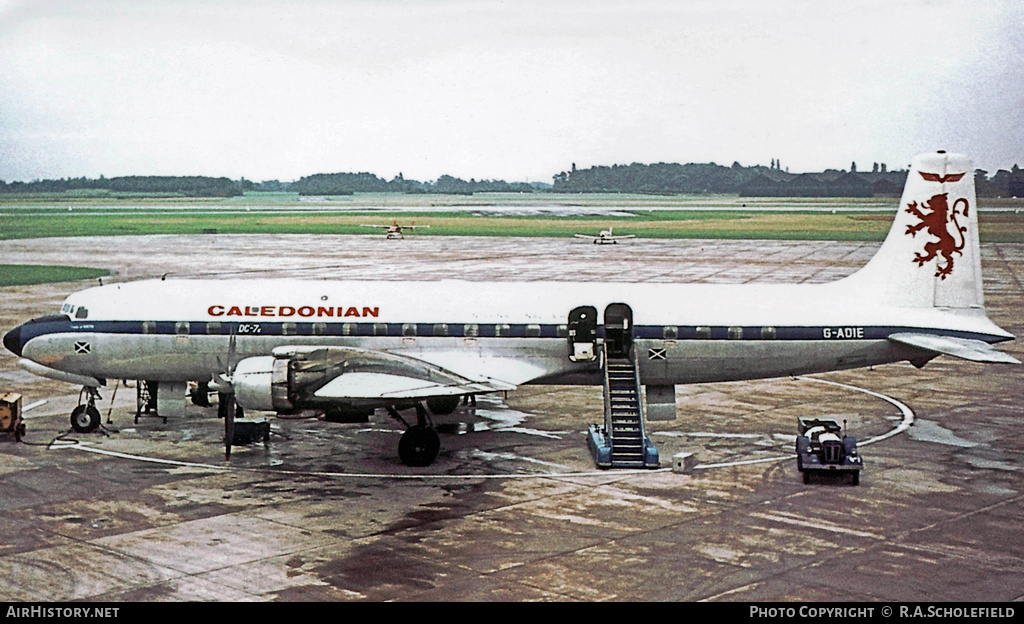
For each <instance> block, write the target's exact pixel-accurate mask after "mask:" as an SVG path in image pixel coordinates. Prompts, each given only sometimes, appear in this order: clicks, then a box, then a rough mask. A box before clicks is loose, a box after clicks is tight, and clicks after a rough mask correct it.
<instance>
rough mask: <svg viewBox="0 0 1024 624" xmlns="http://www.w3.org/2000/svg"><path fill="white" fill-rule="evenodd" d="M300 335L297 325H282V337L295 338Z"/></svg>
mask: <svg viewBox="0 0 1024 624" xmlns="http://www.w3.org/2000/svg"><path fill="white" fill-rule="evenodd" d="M297 333H298V326H297V325H295V323H281V335H282V336H294V335H295V334H297Z"/></svg>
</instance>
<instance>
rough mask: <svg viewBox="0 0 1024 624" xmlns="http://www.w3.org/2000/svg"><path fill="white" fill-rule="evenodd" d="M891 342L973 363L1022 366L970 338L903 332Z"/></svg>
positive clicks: (1010, 357)
mask: <svg viewBox="0 0 1024 624" xmlns="http://www.w3.org/2000/svg"><path fill="white" fill-rule="evenodd" d="M889 340H891V341H893V342H897V343H899V344H904V345H908V346H911V347H917V348H919V349H925V350H927V351H933V352H935V353H943V354H945V355H952V356H954V357H958V358H962V359H965V360H970V361H972V362H993V363H1000V364H1020V363H1021V362H1020V360H1018V359H1017V358H1015V357H1013V356H1011V355H1009V354H1008V353H1003V352H1002V351H999V350H998V349H996V348H994V347H993V346H992V345H990V344H989V343H987V342H983V341H981V340H972V339H970V338H953V337H952V336H937V335H934V334H915V333H912V332H901V333H896V334H890V335H889Z"/></svg>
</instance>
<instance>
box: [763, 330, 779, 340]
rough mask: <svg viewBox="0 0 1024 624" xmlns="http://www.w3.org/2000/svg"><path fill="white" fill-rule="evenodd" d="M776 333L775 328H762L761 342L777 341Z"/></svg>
mask: <svg viewBox="0 0 1024 624" xmlns="http://www.w3.org/2000/svg"><path fill="white" fill-rule="evenodd" d="M775 336H776V332H775V328H774V327H762V328H761V340H775Z"/></svg>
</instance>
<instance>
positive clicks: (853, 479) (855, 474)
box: [850, 470, 860, 485]
mask: <svg viewBox="0 0 1024 624" xmlns="http://www.w3.org/2000/svg"><path fill="white" fill-rule="evenodd" d="M850 482H851V483H852V484H853V485H860V473H859V472H857V471H856V470H854V471H853V474H852V475H851V478H850Z"/></svg>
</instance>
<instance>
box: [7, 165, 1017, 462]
mask: <svg viewBox="0 0 1024 624" xmlns="http://www.w3.org/2000/svg"><path fill="white" fill-rule="evenodd" d="M973 172H974V167H973V163H972V162H971V160H970V159H969V158H967V157H966V156H961V155H956V154H946V153H945V152H937V153H930V154H923V155H920V156H917V157H915V158H914V160H913V164H912V166H911V170H910V172H909V174H908V177H907V183H906V187H905V189H904V192H903V197H902V199H901V200H900V204H899V207H898V209H897V210H896V215H895V219H894V221H893V225H892V228H891V229H890V230H889V234H888V236H887V237H886V239H885V241H884V242H883V243H882V246H881V247H880V248H879V249H878V251H877V252H876V253H875V255H874V257H872V258H871V260H870V261H869V262H868V263H867V264H866V265H865V266H864V267H863V268H861V269H860V270H858V271H857V272H855V273H853V274H852V275H850V276H848V277H845V278H843V279H841V280H838V281H835V282H830V283H823V284H663V283H649V282H648V283H612V282H589V283H588V282H578V281H563V282H538V281H524V282H462V281H446V282H424V281H407V282H393V281H388V282H379V281H339V280H333V279H324V280H297V279H277V280H189V279H167V280H159V279H155V280H145V281H138V282H125V283H114V284H108V285H106V286H100V287H94V288H89V289H86V290H82V291H80V292H76V293H73V294H71V295H70V296H69V297H68V298H67V299H66V300H65V301H64V304H63V305H62V307H61V308H60V310H59V311H57V313H55V314H51V315H48V316H43V317H39V318H36V319H32V320H30V321H27V322H26V323H24V324H22V325H20V326H18V327H16V328H14V329H12V330H11V331H9V332H7V334H6V335H5V336H4V338H3V343H4V346H6V347H7V349H8V350H10V351H11V352H12V353H14V354H15V355H17V356H18V357H19V358H21V359H20V360H19V362H18V364H19V365H20V366H22V367H23V368H25V369H26V370H29V371H31V372H33V373H36V374H39V375H42V376H45V377H50V378H53V379H58V380H62V381H68V382H71V383H75V384H79V385H81V386H83V387H84V392H83V393H82V396H84V397H86V400H85V402H83V403H81V404H80V405H79V406H78V407H77V408H75V410H74V412H72V415H71V421H72V425H73V427H74V428H75V429H76V430H79V431H90V430H93V429H95V428H96V427H98V426H99V421H100V414H99V411H98V410H97V408H96V406H95V402H96V400H97V398H98V396H99V392H98V388H100V387H102V386H104V385H105V384H106V383H107V380H110V379H113V380H119V379H126V380H141V381H145V382H146V385H147V386H151V387H156V389H157V390H156V393H155V394H156V404H157V405H156V407H157V410H158V413H159V415H160V416H163V417H167V416H175V415H178V414H184V406H185V400H186V391H187V388H188V384H189V383H190V382H194V383H205V384H209V387H210V388H212V389H214V390H216V391H217V392H219V394H220V409H221V413H222V414H223V415H224V421H225V444H226V451H227V452H228V453H229V454H230V444H231V440H232V437H231V435H230V431H232V429H231V423H232V422H233V419H234V417H235V414H237V413H238V412H237V407H241V408H243V409H245V410H254V411H268V412H277V413H278V414H296V413H300V412H307V413H309V412H314V413H315V412H320V413H323V415H324V417H325V419H328V420H341V419H344V418H346V417H352V418H356V417H358V418H364V419H365V418H366V417H368V416H369V415H370V414H372V413H373V412H374V410H375V409H376V408H383V409H385V410H386V411H387V413H388V414H389V415H390V416H391V417H392V418H394V419H395V420H397V421H399V422H401V423H402V424H403V425H404V426H405V427H406V431H405V433H404V434H403V435H402V438H401V440H400V441H399V445H398V447H399V448H398V450H399V456H400V457H401V459H402V461H404V462H405V463H406V464H408V465H413V466H425V465H428V464H430V463H432V462H433V461H434V460H435V458H436V457H437V455H438V452H439V450H440V439H439V437H438V435H437V432H436V430H435V429H434V426H433V420H432V417H433V415H436V414H446V413H450V412H452V411H454V410H455V409H456V408H457V406H458V404H459V401H460V400H461V399H462V398H463V397H465V396H467V395H470V396H474V395H476V394H480V393H488V392H501V391H507V390H513V389H515V388H516V387H517V386H520V385H523V384H589V385H598V386H600V385H602V384H603V386H604V389H605V390H604V392H605V425H604V427H599V426H598V425H592V426H591V430H590V438H589V439H588V443H589V444H590V446H591V451H592V452H593V453H594V456H595V462H596V463H597V464H598V465H599V466H611V467H617V466H623V467H626V466H629V467H632V466H645V467H650V466H655V465H657V461H656V449H653V451H652V449H651V448H650V446H651V445H649V444H648V442H649V440H646V438H644V437H643V433H642V432H643V428H642V427H643V422H644V421H643V414H644V413H645V410H646V417H647V419H649V420H670V419H673V418H675V416H676V395H675V385H676V384H689V383H708V382H717V381H737V380H744V379H761V378H770V377H788V376H793V375H804V374H809V373H821V372H826V371H834V370H843V369H851V368H859V367H867V366H877V365H881V364H887V363H891V362H897V361H901V360H906V361H909V362H910V363H911V364H913V365H914V366H917V367H922V366H924V365H925V364H926V363H928V362H929V361H931V360H932V359H933V358H935V357H937V356H939V355H941V354H946V355H951V356H955V357H958V358H963V359H967V360H973V361H977V362H1004V363H1016V364H1019V363H1020V362H1019V361H1018V360H1016V359H1015V358H1013V357H1011V356H1010V355H1008V354H1006V353H1004V352H1002V351H998V350H996V349H995V348H994V347H993V346H992V345H993V344H994V343H999V342H1003V341H1007V340H1012V339H1013V335H1011V334H1010V333H1008V332H1006V331H1004V330H1003V329H1000V328H999V327H997V326H996V325H995V324H994V323H993V322H992V321H991V320H989V318H988V317H987V316H986V314H985V308H984V299H983V295H982V282H981V251H980V246H979V244H978V230H977V204H976V201H975V191H974V173H973ZM396 225H397V224H396ZM599 311H603V317H602V316H601V314H600V312H599ZM634 319H635V321H634ZM895 372H898V371H894V373H895ZM643 388H646V401H641V400H640V397H641V392H642V391H643ZM405 409H415V410H416V420H415V424H409V423H407V422H406V420H405V418H404V417H403V416H402V415H401V414H400V413H399V412H400V410H405ZM629 419H632V420H629ZM627 421H628V422H627ZM638 432H639V433H638ZM627 434H628V435H627ZM638 436H639V437H638ZM627 451H628V453H627ZM617 457H618V459H616V458H617ZM652 458H653V461H652Z"/></svg>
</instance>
